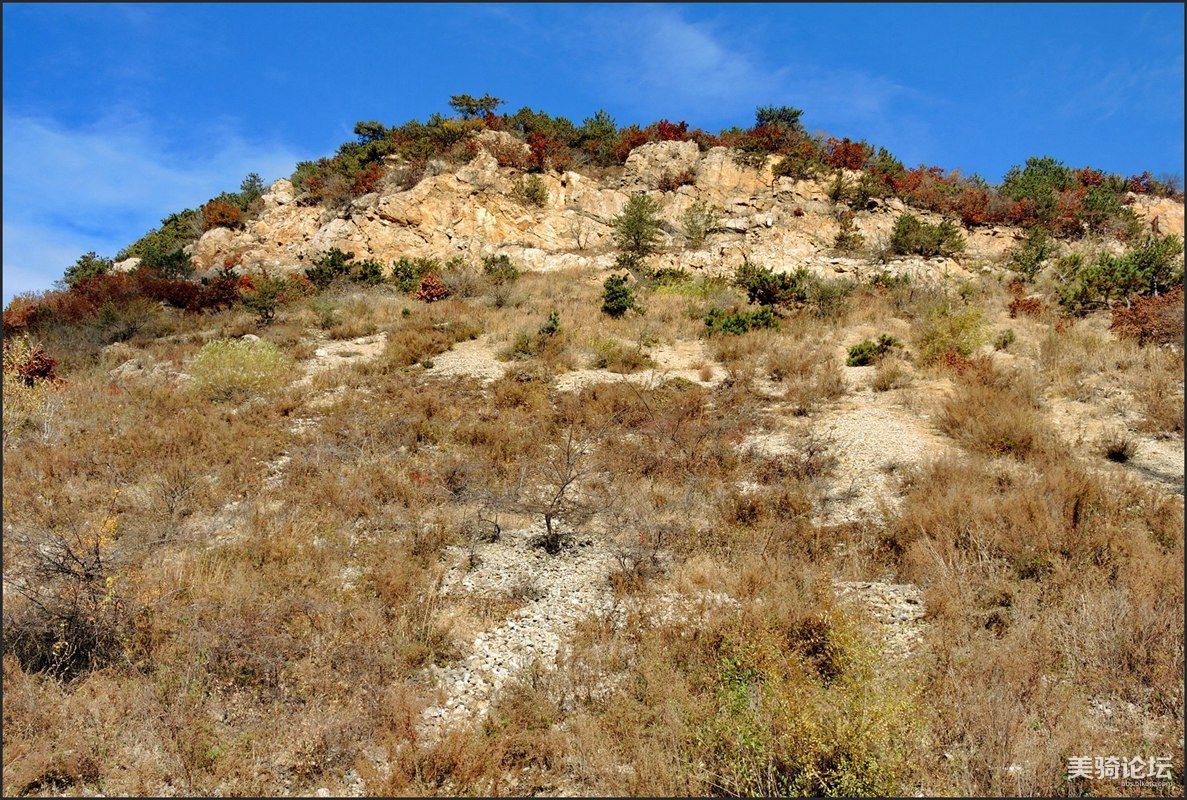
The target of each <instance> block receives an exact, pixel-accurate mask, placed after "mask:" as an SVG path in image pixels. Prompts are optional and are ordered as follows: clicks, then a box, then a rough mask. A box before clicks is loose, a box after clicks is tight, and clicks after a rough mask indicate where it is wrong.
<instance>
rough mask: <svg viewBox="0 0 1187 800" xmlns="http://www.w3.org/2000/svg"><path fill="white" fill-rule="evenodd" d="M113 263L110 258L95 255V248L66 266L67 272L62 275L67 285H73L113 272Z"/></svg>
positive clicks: (63, 281)
mask: <svg viewBox="0 0 1187 800" xmlns="http://www.w3.org/2000/svg"><path fill="white" fill-rule="evenodd" d="M113 264H114V262H113V261H112V260H111V259H110V258H103V257H101V256H98V255H95V251H94V250H92V251H91V252H89V253H83V254H82V255H81V256H79V257H78V260H77V261H75V262H74V263H73V264H71V265H70V266H69V267H67V268H66V272H65V274H63V275H62V283H64V284H65V285H66V286H67V287H72V286H74V285H75V284H76V283H78V282H79V281H83V280H86V279H87V278H94V277H96V276H98V275H106V274H107V273H109V272H111V268H112V265H113Z"/></svg>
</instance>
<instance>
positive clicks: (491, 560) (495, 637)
mask: <svg viewBox="0 0 1187 800" xmlns="http://www.w3.org/2000/svg"><path fill="white" fill-rule="evenodd" d="M538 535H539V532H538V531H534V530H524V531H504V532H503V534H502V536H501V537H500V540H499V541H497V542H493V543H488V544H480V545H478V546H477V547H476V548H475V555H476V556H477V566H476V567H475V568H474V569H468V565H469V563H470V554H469V552H468V551H465V550H462V549H461V548H455V549H454V551H453V553H452V555H453V556H454V557H455V558H457V560H458V561H459V562H460V563H459V564H458V565H456V566H455V567H453V568H452V569H451V570H450V571H449V572H448V573H447V574H446V576H445V579H444V583H443V586H442V592H443V593H444V594H446V595H449V594H454V595H477V596H485V597H502V598H519V599H522V600H523V601H524V604H523V606H521V607H520V608H518V609H516V610H515V611H513V612H512V613H511V614H510V615H508V617H507V618H506V619H505V620H504V621H503V622H502V623H500V624H499V625H498V626H497V627H495V628H493V629H490V630H487V631H483V632H482V633H479V634H478V635H477V636H476V637H475V638H474V640H473V642H471V643H470V645H469V647H468V648H467V650H468V653H467V655H465V657H464V658H462V659H461V660H460V661H458V662H456V663H454V664H450V665H448V666H446V667H433V668H430V669H429V670H428V672H427V674H426V676H425V677H426V678H427V679H429V680H432V681H433V682H434V683H435V684H436V685H437V687H438V689H439V691H440V695H441V696H440V701H439V702H438V703H437V704H435V705H433V706H430V707H429V708H427V709H425V711H424V713H423V716H422V723H421V724H422V732H424V733H427V734H429V735H432V733H434V732H436V731H440V730H441V729H443V728H445V727H453V726H456V725H458V724H462V723H464V722H466V721H468V720H477V719H478V718H479V717H480V716H481V715H482V714H484V713H485V712H486V709H487V707H488V706H489V704H490V701H491V700H492V699H493V697H494V695H495V693H496V692H497V691H498V690H499V689H501V688H502V686H503V684H504V683H506V681H507V680H508V678H510V677H511V676H513V675H514V674H515V673H516V672H517V671H518V670H521V669H523V668H525V667H528V666H530V665H531V664H533V663H538V664H539V665H540V666H541V667H543V668H545V669H550V668H551V667H552V666H553V665H554V664H555V662H556V657H557V654H558V653H559V652H560V651H561V648H562V647H563V646H564V641H565V639H567V638H568V637H569V636H570V635H571V634H572V632H573V630H574V628H575V627H576V624H577V622H578V621H579V620H580V619H583V618H585V617H588V616H590V615H591V614H595V613H604V612H606V611H607V610H609V609H610V608H611V606H612V604H613V597H612V594H611V592H610V587H609V584H608V582H607V577H608V575H609V573H610V569H611V566H612V557H611V555H610V552H609V551H608V550H607V549H606V548H605V546H603V545H601V544H599V543H597V542H595V541H593V540H589V539H584V540H582V539H578V540H577V543H575V544H574V546H573V547H571V548H567V549H565V550H562V551H561V552H560V553H558V554H557V555H549V554H548V553H546V552H544V551H543V550H542V549H540V548H537V547H534V546H533V545H532V544H531V540H532V539H533V538H535V537H536V536H538Z"/></svg>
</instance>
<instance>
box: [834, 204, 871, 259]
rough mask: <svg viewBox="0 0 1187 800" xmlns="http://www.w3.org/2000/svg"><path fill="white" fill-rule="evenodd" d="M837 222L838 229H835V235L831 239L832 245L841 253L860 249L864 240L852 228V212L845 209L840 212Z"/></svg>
mask: <svg viewBox="0 0 1187 800" xmlns="http://www.w3.org/2000/svg"><path fill="white" fill-rule="evenodd" d="M837 222H838V223H839V224H840V230H838V231H837V235H836V237H835V238H834V239H833V247H835V248H836V249H837V250H839V251H841V252H842V253H855V252H857V251H858V250H860V249H861V248H862V247H863V246H864V245H865V241H866V240H865V237H864V236H862V235H861V234H860V233H859V232H858V231H857V230H856V229H855V228H854V225H853V212H851V211H847V212H845V213H843V214H841V216H840V217H839V218H838V220H837Z"/></svg>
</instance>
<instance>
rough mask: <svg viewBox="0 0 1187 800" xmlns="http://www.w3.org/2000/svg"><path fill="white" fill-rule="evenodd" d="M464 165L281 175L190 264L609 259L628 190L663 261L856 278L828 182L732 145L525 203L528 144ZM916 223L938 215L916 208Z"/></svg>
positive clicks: (892, 210)
mask: <svg viewBox="0 0 1187 800" xmlns="http://www.w3.org/2000/svg"><path fill="white" fill-rule="evenodd" d="M476 142H477V144H478V148H477V154H476V155H475V156H474V158H473V159H472V160H471V161H469V163H465V164H462V165H461V166H458V167H453V168H449V167H446V166H445V165H444V164H443V163H442V164H438V165H436V166H435V167H434V168H432V169H426V172H425V177H424V178H423V179H422V180H420V182H419V183H417V184H416V185H415V186H413V187H412V188H410V189H402V188H399V187H397V186H393V185H382V186H381V188H380V190H378V191H376V192H373V193H371V194H368V195H364V196H362V197H359V198H355V199H354V200H353V201H351V202H350V203H349V204H347V205H346V206H345V207H342V208H339V209H326V208H323V207H321V206H319V205H316V204H311V203H308V202H304V201H303V200H302V198H301V196H300V193H299V192H298V191H297V190H296V189H295V188H294V187H293V185H292V184H291V183H290V182H289V181H287V180H279V181H276V182H275V183H274V184H272V186H271V187H270V188H269V189H268V191H267V192H266V193H265V194H264V196H263V210H262V212H261V213H260V214H259V216H258V217H257V218H256V219H254V220H253V221H251V222H249V223H248V225H247V226H246V228H244V229H242V230H230V229H226V228H215V229H213V230H211V231H208V232H207V233H205V234H204V235H203V236H202V237H201V239H199V240H198V241H197V242H196V243H195V244H194V245H193V246H192V248H191V256H192V259H193V261H194V264H195V266H197V267H198V268H199V269H202V270H209V269H216V268H218V267H221V266H222V265H223V264H224V263H226V262H227V261H228V259H230V260H231V261H232V262H233V263H236V264H238V265H240V266H241V267H242V268H245V269H248V270H250V269H253V268H260V267H263V268H267V269H271V270H278V271H282V272H283V271H297V270H301V269H304V268H305V266H306V265H307V264H308V263H309V260H310V259H311V258H312V257H316V255H317V254H319V253H321V252H324V251H325V250H328V249H329V248H331V247H338V248H341V249H342V250H346V251H349V252H353V253H355V254H356V256H358V257H366V258H375V259H378V260H380V261H384V262H390V261H392V260H394V259H396V258H399V257H401V256H410V257H417V256H435V257H439V258H449V257H452V256H457V255H462V256H465V257H469V258H478V257H481V256H485V255H492V254H496V253H506V254H507V255H509V256H511V257H512V258H514V259H516V260H517V261H519V262H520V264H521V265H522V266H523V267H524V268H526V269H534V270H549V269H565V268H569V267H581V266H592V267H604V268H610V267H611V266H612V265H613V254H612V252H611V250H612V243H613V240H612V236H611V228H610V222H611V220H612V219H613V218H614V216H615V215H617V214H618V213H619V212H620V211H621V210H622V207H623V205H624V204H625V203H626V202H627V200H628V198H629V197H630V195H631V194H632V193H635V192H646V193H648V194H649V195H651V196H652V197H654V198H656V199H657V200H658V201H659V203H660V207H661V216H662V217H663V220H664V241H663V243H662V244H663V246H664V251H663V252H662V253H660V254H658V255H657V256H656V257H655V263H656V265H657V266H678V267H685V268H692V269H732V268H733V267H734V266H736V265H737V264H740V263H741V262H742V260H743V259H744V258H749V259H750V260H752V261H755V262H757V263H762V264H766V265H769V266H771V267H773V268H775V269H780V270H783V269H794V268H796V267H798V266H801V265H803V266H808V267H810V268H813V269H816V270H818V271H823V272H848V271H857V270H858V269H859V267H860V262H858V261H856V260H854V259H846V258H844V257H842V256H840V255H838V254H836V253H834V252H832V243H833V238H834V237H835V236H836V234H837V231H838V230H839V226H838V223H837V219H836V214H835V208H834V206H833V205H832V204H831V203H830V202H829V199H828V182H827V181H826V180H802V181H795V180H791V179H789V178H785V177H778V178H776V177H774V176H773V175H772V172H771V167H772V165H773V163H774V162H775V160H776V159H774V158H773V157H772V158H768V159H767V160H766V161H765V162H764V163H762V164H759V165H756V166H751V165H747V164H742V163H739V162H738V161H737V160H736V159H735V158H734V155H733V153H732V151H730V150H729V149H727V148H725V147H714V148H711V149H709V150H707V151H704V152H702V151H700V150H699V149H698V147H697V145H696V143H694V142H656V143H652V144H647V145H643V146H641V147H638V148H636V149H635V150H634V151H633V152H632V153H631V154H630V156H629V157H628V158H627V161H626V164H625V166H624V168H623V169H622V170H621V171H619V172H617V173H614V172H611V173H610V175H609V177H605V176H603V177H592V176H590V175H584V174H580V173H577V172H572V171H569V172H563V173H546V174H543V175H541V176H540V179H541V180H542V182H543V185H544V187H545V188H546V189H547V192H548V196H547V199H546V200H545V202H544V203H543V204H542V205H540V206H534V205H525V204H524V203H523V202H521V201H520V200H518V199H517V198H516V193H515V187H516V185H517V183H518V182H519V181H521V180H522V179H523V174H522V172H521V171H520V170H518V169H516V168H514V167H504V166H500V162H499V159H498V158H497V157H496V154H499V153H503V154H506V153H515V152H518V153H519V155H521V156H526V149H525V148H526V145H524V144H523V143H522V142H520V141H519V140H517V139H516V138H515V137H513V136H510V135H509V134H506V133H502V132H497V131H484V132H483V133H481V134H480V135H479V136H477V137H476ZM680 173H688V174H690V175H692V176H693V177H694V178H695V181H694V182H693V183H692V184H690V185H685V186H680V187H679V188H677V189H676V190H675V191H669V192H663V191H660V190H659V189H657V188H656V186H657V184H659V182H660V180H661V179H662V178H663V176H665V175H672V174H680ZM698 200H703V201H705V202H707V203H709V204H711V205H712V206H713V207H715V208H716V210H717V212H718V219H719V223H718V225H717V227H716V229H715V230H713V231H712V232H711V233H710V235H709V236H708V237H707V239H706V240H705V242H704V243H703V244H701V245H700V246H699V247H697V248H691V247H688V246H687V241H686V238H685V236H684V234H683V225H682V219H681V218H682V215H683V214H684V212H685V211H687V209H688V208H689V207H690V206H691V205H692V204H693V203H695V202H697V201H698ZM1134 208H1135V210H1136V211H1137V213H1138V214H1139V215H1142V216H1143V217H1145V218H1146V219H1149V220H1151V221H1154V220H1156V221H1157V224H1158V225H1159V227H1160V228H1161V229H1162V231H1163V232H1164V233H1166V232H1170V231H1171V230H1178V231H1180V232H1181V231H1182V227H1183V206H1182V205H1181V204H1178V203H1173V202H1170V201H1157V200H1151V199H1149V198H1140V197H1139V198H1136V199H1135V203H1134ZM905 210H908V209H907V208H906V206H904V205H903V203H902V202H901V201H899V200H896V199H889V200H884V201H882V200H879V201H873V202H871V204H870V207H869V208H867V209H863V210H860V211H858V212H857V214H856V217H855V220H854V223H855V228H856V230H857V231H858V232H859V233H861V234H862V236H864V237H865V240H866V242H867V243H868V244H876V243H877V242H879V241H882V240H885V239H886V238H887V237H889V234H890V231H891V229H892V228H893V226H894V220H895V218H896V217H897V216H898V214H900V213H902V212H903V211H905ZM912 213H914V214H916V215H917V216H919V217H920V218H922V219H925V220H927V221H929V222H938V221H939V220H940V217H939V216H938V215H936V214H932V213H929V212H925V211H919V210H912ZM1022 235H1023V232H1022V231H1020V230H1017V229H1013V228H1008V227H994V228H975V229H972V230H968V231H966V236H967V240H968V244H967V248H966V253H967V256H968V257H967V258H966V259H965V263H966V264H969V263H970V262H971V263H976V262H977V261H987V260H991V259H995V258H998V257H1000V256H1001V255H1002V253H1004V252H1005V251H1006V250H1008V249H1009V248H1010V247H1012V246H1013V245H1014V244H1015V242H1016V241H1018V240H1019V238H1020V237H1021V236H1022ZM915 261H916V262H919V263H912V264H906V265H904V264H899V265H898V266H897V267H896V268H900V267H901V268H902V269H904V270H906V271H925V272H926V271H932V272H939V271H953V270H956V269H958V267H957V266H956V264H955V263H954V262H945V261H944V260H932V261H930V262H926V263H925V262H924V261H923V260H922V259H915Z"/></svg>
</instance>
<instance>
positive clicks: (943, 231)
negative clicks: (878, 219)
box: [890, 214, 964, 257]
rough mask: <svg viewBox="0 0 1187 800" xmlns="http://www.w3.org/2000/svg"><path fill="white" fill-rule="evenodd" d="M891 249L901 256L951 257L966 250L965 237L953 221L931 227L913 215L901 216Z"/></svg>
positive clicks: (892, 235)
mask: <svg viewBox="0 0 1187 800" xmlns="http://www.w3.org/2000/svg"><path fill="white" fill-rule="evenodd" d="M890 248H891V250H893V251H894V253H896V254H897V255H900V256H901V255H920V256H924V257H931V256H945V257H951V256H954V255H956V254H957V253H960V252H962V251H963V250H964V236H963V235H962V234H961V232H960V228H958V227H957V226H956V224H955V223H953V222H952V221H951V220H944V221H943V222H941V223H940V224H939V225H931V224H929V223H927V222H923V221H922V220H920V219H919V218H918V217H916V216H914V215H913V214H901V215H899V218H898V219H897V220H895V223H894V230H893V231H892V232H891V234H890Z"/></svg>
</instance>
